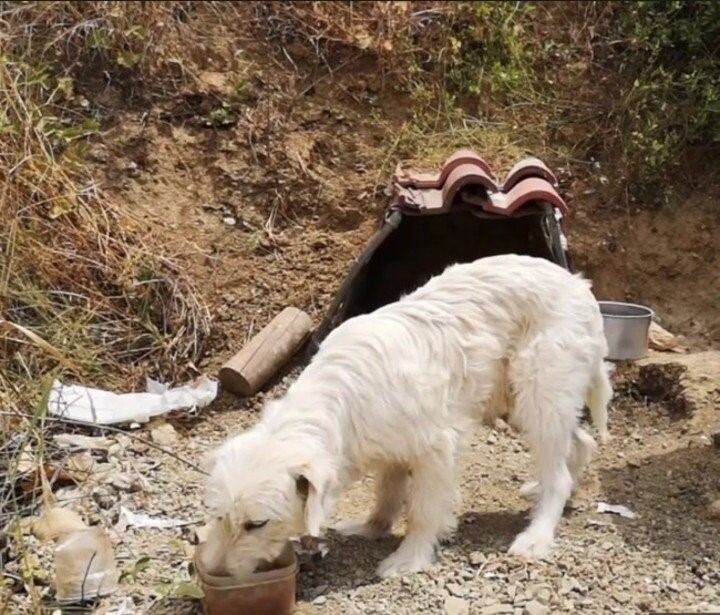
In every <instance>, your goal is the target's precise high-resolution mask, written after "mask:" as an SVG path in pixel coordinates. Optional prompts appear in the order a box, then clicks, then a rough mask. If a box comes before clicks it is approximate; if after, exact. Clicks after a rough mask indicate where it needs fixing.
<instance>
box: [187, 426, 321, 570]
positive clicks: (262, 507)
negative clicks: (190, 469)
mask: <svg viewBox="0 0 720 615" xmlns="http://www.w3.org/2000/svg"><path fill="white" fill-rule="evenodd" d="M210 463H211V464H212V469H211V472H210V476H209V478H208V481H207V485H206V495H205V503H206V505H207V507H208V509H209V513H210V515H211V526H210V531H209V534H208V537H207V541H206V543H205V544H204V545H203V549H202V552H201V558H202V564H203V566H204V567H205V568H206V570H208V571H209V572H215V573H222V572H223V571H226V572H229V573H231V574H233V575H234V576H238V577H241V576H245V575H247V574H249V573H251V572H253V571H254V570H255V569H256V568H257V566H258V565H259V564H260V563H262V562H270V561H272V560H274V559H275V558H276V557H278V556H279V555H280V553H281V551H282V550H283V547H284V546H285V544H286V542H287V540H288V539H289V538H291V537H293V536H298V535H302V534H310V535H313V536H317V535H318V534H319V532H320V525H321V524H322V522H323V521H324V519H325V515H326V509H327V502H326V494H327V493H328V490H329V485H330V479H331V476H332V472H331V470H330V468H329V467H327V464H324V463H323V461H322V457H321V456H320V457H319V456H317V455H314V454H313V448H312V446H309V445H308V442H302V441H288V440H280V441H278V439H277V437H273V435H272V434H271V433H270V432H269V431H268V430H267V429H266V428H265V427H264V426H263V425H262V424H259V425H257V426H256V427H254V428H253V429H251V430H249V431H247V432H245V433H243V434H241V435H239V436H236V437H234V438H232V439H230V440H228V441H227V442H226V443H225V444H224V445H223V446H222V447H221V448H220V449H219V450H218V451H216V452H215V453H214V455H212V458H211V460H210Z"/></svg>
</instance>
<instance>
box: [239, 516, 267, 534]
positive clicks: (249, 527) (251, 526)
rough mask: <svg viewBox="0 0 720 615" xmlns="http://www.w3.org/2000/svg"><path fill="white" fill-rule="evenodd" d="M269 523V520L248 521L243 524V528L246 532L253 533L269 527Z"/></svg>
mask: <svg viewBox="0 0 720 615" xmlns="http://www.w3.org/2000/svg"><path fill="white" fill-rule="evenodd" d="M267 522H268V520H267V519H265V521H246V522H245V523H244V524H243V527H244V528H245V531H246V532H252V531H253V530H257V529H259V528H261V527H265V526H266V525H267Z"/></svg>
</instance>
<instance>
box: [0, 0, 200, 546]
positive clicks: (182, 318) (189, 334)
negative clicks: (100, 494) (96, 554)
mask: <svg viewBox="0 0 720 615" xmlns="http://www.w3.org/2000/svg"><path fill="white" fill-rule="evenodd" d="M180 9H182V7H180V5H171V4H166V3H146V4H139V3H138V4H136V3H119V2H118V3H101V2H94V3H80V2H78V3H72V2H70V3H68V2H63V3H60V2H51V3H2V4H0V25H1V26H2V31H3V32H4V33H5V34H4V38H3V39H0V41H1V42H2V53H1V54H0V178H2V179H1V185H0V411H1V412H0V475H2V476H3V479H4V480H2V489H0V506H1V507H2V509H1V510H0V534H2V533H3V532H5V531H8V533H9V532H10V529H9V528H10V526H9V523H10V521H12V519H13V518H14V516H15V514H16V513H19V512H23V513H27V512H30V511H32V509H33V507H34V505H35V503H36V501H37V496H38V494H39V493H40V492H41V491H42V490H41V488H40V487H41V484H40V483H41V479H42V478H43V476H42V472H39V473H38V472H37V470H36V469H33V468H37V467H40V468H42V467H43V462H44V461H47V460H48V459H51V458H52V455H53V451H52V450H50V449H49V448H48V446H47V439H46V435H47V431H48V429H47V425H46V421H45V417H44V412H45V410H44V408H45V403H44V395H45V394H46V393H47V391H48V389H49V386H50V383H51V382H52V380H53V379H54V378H56V377H64V378H67V379H72V380H74V381H80V382H83V383H88V384H95V385H100V386H108V387H118V388H123V389H126V388H128V387H134V386H136V385H137V384H138V383H139V382H140V381H141V377H143V376H144V375H145V374H155V375H156V376H158V375H159V376H162V377H163V378H166V379H175V378H181V377H184V376H185V374H186V373H187V372H188V368H189V367H190V366H192V362H193V361H195V360H196V359H197V358H198V357H199V355H200V354H201V352H202V349H203V344H204V340H205V339H206V337H207V335H208V334H209V316H208V311H207V309H206V307H205V306H204V305H203V303H202V301H201V299H200V298H199V296H198V295H197V294H196V292H195V291H194V290H193V287H192V284H191V283H190V281H189V280H188V279H186V278H185V277H184V275H183V273H182V271H181V270H180V269H179V268H178V267H177V266H176V265H175V264H174V262H173V260H172V258H171V256H170V255H165V254H163V253H162V249H158V247H157V246H153V248H152V249H150V248H149V247H148V246H147V245H145V243H144V241H145V240H144V232H143V230H142V227H141V226H140V224H139V223H138V221H136V220H133V219H132V218H131V217H130V216H129V215H128V214H127V213H126V212H124V211H122V209H121V208H120V207H118V206H117V205H116V204H115V203H113V202H112V200H111V199H109V198H108V196H107V195H105V194H103V192H102V190H101V188H100V187H99V186H98V185H97V183H96V182H95V181H94V179H93V177H91V176H90V175H89V174H88V173H87V172H86V171H85V170H84V168H83V161H82V156H81V153H82V148H81V147H78V146H79V145H81V144H82V143H83V142H84V141H85V140H87V139H90V138H92V137H93V135H95V134H96V133H97V132H98V131H99V130H100V126H99V123H98V122H97V120H96V119H95V118H93V117H92V116H91V115H90V114H89V113H87V112H85V111H84V106H83V99H82V97H80V96H78V95H77V94H76V93H75V92H74V77H75V73H76V71H78V70H81V69H82V67H83V65H84V64H85V63H87V62H90V61H97V62H99V63H100V65H103V63H104V64H107V65H112V66H113V67H114V69H115V70H130V69H133V70H134V71H136V72H137V73H138V74H143V73H146V74H151V72H152V70H153V69H154V66H153V62H152V61H151V59H150V58H152V57H153V54H151V53H149V51H150V50H152V49H153V46H155V45H157V44H159V41H160V34H159V32H160V30H161V29H162V28H161V20H162V19H170V18H173V16H174V13H177V12H178V11H179V10H180ZM28 454H30V455H32V456H33V457H34V463H33V464H31V465H32V468H30V469H27V468H25V469H22V468H20V467H19V466H20V465H22V464H21V461H22V458H23V455H24V456H25V457H27V455H28ZM26 465H27V464H26ZM28 477H30V479H31V481H30V482H31V484H30V485H29V486H27V480H28ZM20 481H25V483H26V485H25V486H23V487H22V488H21V487H20V486H19V485H20ZM1 542H2V541H0V543H1ZM3 548H4V547H3V545H2V544H0V560H2V558H3V557H4V555H3V553H2V550H3Z"/></svg>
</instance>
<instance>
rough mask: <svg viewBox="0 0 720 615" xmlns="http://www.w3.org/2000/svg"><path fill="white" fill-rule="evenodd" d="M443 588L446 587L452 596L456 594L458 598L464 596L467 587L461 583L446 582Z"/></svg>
mask: <svg viewBox="0 0 720 615" xmlns="http://www.w3.org/2000/svg"><path fill="white" fill-rule="evenodd" d="M445 589H447V590H448V591H449V592H450V593H451V594H452V595H453V596H457V597H458V598H462V597H463V596H466V595H467V591H468V590H467V587H464V586H463V585H458V584H457V583H448V584H447V585H446V586H445Z"/></svg>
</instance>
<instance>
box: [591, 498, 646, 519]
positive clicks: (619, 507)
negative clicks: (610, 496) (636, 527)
mask: <svg viewBox="0 0 720 615" xmlns="http://www.w3.org/2000/svg"><path fill="white" fill-rule="evenodd" d="M597 512H599V513H612V514H614V515H620V516H621V517H624V518H625V519H634V518H635V517H636V516H637V515H636V514H635V513H634V512H633V511H632V510H630V509H629V508H628V507H627V506H624V505H623V504H607V503H606V502H598V505H597Z"/></svg>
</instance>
